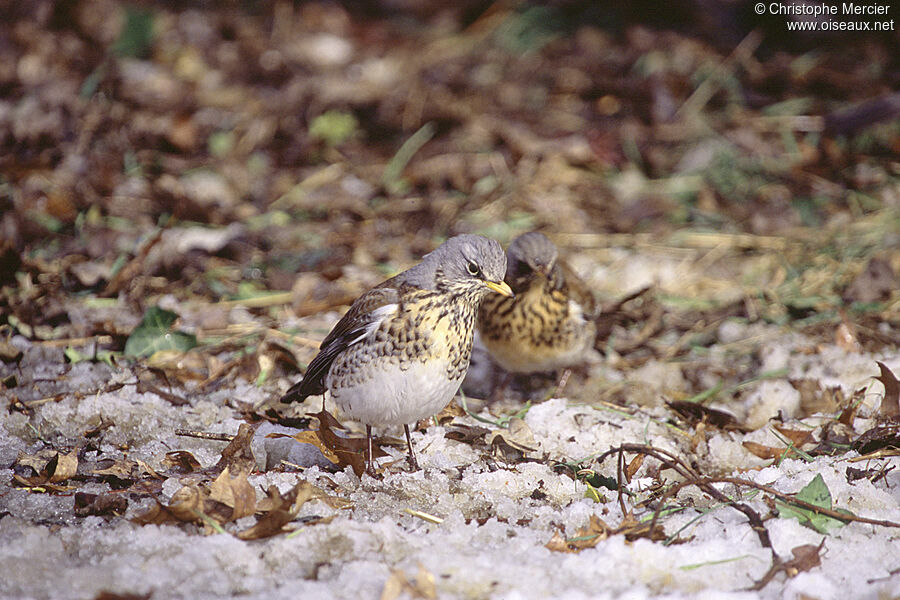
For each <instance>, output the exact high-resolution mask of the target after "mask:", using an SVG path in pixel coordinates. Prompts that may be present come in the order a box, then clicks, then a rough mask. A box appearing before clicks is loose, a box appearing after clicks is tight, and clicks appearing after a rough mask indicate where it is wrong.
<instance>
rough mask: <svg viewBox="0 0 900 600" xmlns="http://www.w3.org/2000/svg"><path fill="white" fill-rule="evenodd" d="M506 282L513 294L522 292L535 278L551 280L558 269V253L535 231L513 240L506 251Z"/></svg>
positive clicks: (546, 239)
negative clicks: (541, 277) (540, 277)
mask: <svg viewBox="0 0 900 600" xmlns="http://www.w3.org/2000/svg"><path fill="white" fill-rule="evenodd" d="M506 255H507V265H506V282H507V283H509V285H510V287H511V288H512V289H513V291H514V292H515V293H517V294H518V293H521V292H524V291H525V290H526V289H528V287H529V286H530V285H531V282H532V281H533V280H534V278H535V277H536V276H543V277H544V278H546V279H549V280H552V279H553V278H554V277H555V275H556V273H557V271H558V269H557V260H558V259H559V251H558V250H557V249H556V246H554V245H553V242H551V241H550V240H549V239H548V238H547V236H545V235H544V234H543V233H539V232H537V231H532V232H530V233H524V234H522V235H520V236H519V237H517V238H516V239H514V240H513V241H512V243H511V244H510V245H509V248H508V249H507V251H506Z"/></svg>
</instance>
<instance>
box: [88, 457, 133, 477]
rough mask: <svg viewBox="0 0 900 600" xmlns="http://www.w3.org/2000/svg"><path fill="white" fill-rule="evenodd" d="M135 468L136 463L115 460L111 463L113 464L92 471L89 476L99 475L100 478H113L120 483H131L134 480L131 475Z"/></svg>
mask: <svg viewBox="0 0 900 600" xmlns="http://www.w3.org/2000/svg"><path fill="white" fill-rule="evenodd" d="M137 466H138V465H137V463H136V462H134V461H133V460H129V459H127V458H123V459H119V460H116V461H115V462H113V464H111V465H110V466H108V467H105V468H103V469H94V470H93V471H91V474H92V475H100V476H101V477H104V476H105V477H115V478H116V479H121V480H122V481H131V480H133V479H135V477H134V476H133V473H134V468H135V467H137Z"/></svg>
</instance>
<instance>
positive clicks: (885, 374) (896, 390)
mask: <svg viewBox="0 0 900 600" xmlns="http://www.w3.org/2000/svg"><path fill="white" fill-rule="evenodd" d="M875 364H877V365H878V368H879V369H881V374H880V375H878V377H876V378H875V379H877V380H878V381H880V382H881V383H882V384H883V385H884V398H882V399H881V414H883V415H884V416H886V417H898V416H900V381H897V376H896V375H894V373H893V372H892V371H891V370H890V369H888V368H887V366H886V365H885V364H884V363H883V362H881V361H876V363H875Z"/></svg>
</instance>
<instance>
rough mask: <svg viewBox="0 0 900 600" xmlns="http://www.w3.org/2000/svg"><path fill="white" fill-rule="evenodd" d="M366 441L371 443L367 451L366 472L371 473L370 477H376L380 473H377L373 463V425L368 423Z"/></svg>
mask: <svg viewBox="0 0 900 600" xmlns="http://www.w3.org/2000/svg"><path fill="white" fill-rule="evenodd" d="M366 442H368V444H369V448H368V450H369V451H368V452H367V453H366V473H368V474H369V476H370V477H373V478H376V477H378V474H377V473H375V467H374V466H373V464H372V426H371V425H366Z"/></svg>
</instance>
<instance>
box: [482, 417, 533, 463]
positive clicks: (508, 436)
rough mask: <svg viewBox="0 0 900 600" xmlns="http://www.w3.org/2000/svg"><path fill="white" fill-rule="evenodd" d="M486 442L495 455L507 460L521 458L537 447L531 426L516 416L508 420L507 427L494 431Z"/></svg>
mask: <svg viewBox="0 0 900 600" xmlns="http://www.w3.org/2000/svg"><path fill="white" fill-rule="evenodd" d="M488 444H489V445H490V447H491V451H492V452H493V453H494V454H495V455H496V456H500V457H502V458H503V459H504V460H507V461H516V460H521V459H522V458H523V457H524V456H525V454H527V453H529V452H534V451H535V450H537V449H538V443H537V441H536V440H535V439H534V434H533V433H532V432H531V428H530V427H529V426H528V424H527V423H525V421H523V420H522V419H519V418H518V417H514V418H512V419H510V420H509V427H508V429H500V430H497V431H494V432H493V433H492V434H491V437H490V440H489V442H488Z"/></svg>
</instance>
